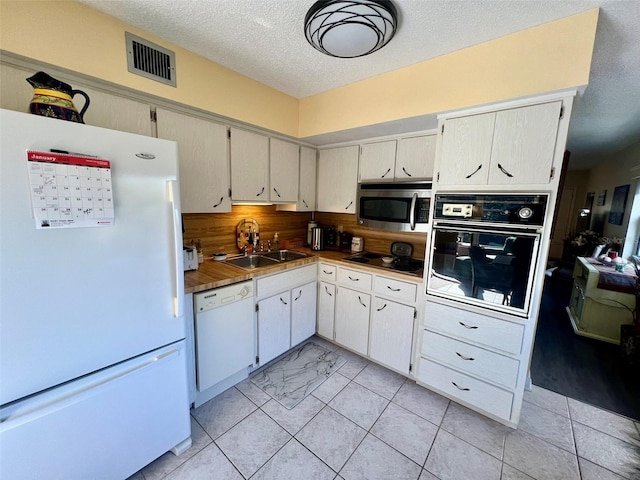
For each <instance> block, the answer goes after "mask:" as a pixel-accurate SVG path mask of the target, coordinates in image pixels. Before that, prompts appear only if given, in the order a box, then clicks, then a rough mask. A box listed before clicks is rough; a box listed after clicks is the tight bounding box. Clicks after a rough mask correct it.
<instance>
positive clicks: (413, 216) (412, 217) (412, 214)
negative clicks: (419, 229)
mask: <svg viewBox="0 0 640 480" xmlns="http://www.w3.org/2000/svg"><path fill="white" fill-rule="evenodd" d="M417 201H418V194H417V193H414V194H413V197H412V198H411V207H410V208H409V227H411V231H415V229H416V202H417Z"/></svg>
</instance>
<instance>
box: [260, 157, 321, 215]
mask: <svg viewBox="0 0 640 480" xmlns="http://www.w3.org/2000/svg"><path fill="white" fill-rule="evenodd" d="M317 165H318V160H317V151H316V149H315V148H309V147H305V146H301V147H300V176H299V181H298V200H297V202H296V203H285V204H283V205H278V207H277V209H278V210H284V211H288V212H313V211H315V209H316V178H317V176H316V169H317ZM271 175H272V176H271V179H272V182H273V172H272V174H271Z"/></svg>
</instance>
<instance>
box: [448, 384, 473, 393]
mask: <svg viewBox="0 0 640 480" xmlns="http://www.w3.org/2000/svg"><path fill="white" fill-rule="evenodd" d="M451 384H452V385H453V386H454V387H456V388H457V389H458V390H462V391H463V392H468V391H470V389H469V388H462V387H459V386H458V384H457V383H456V382H451Z"/></svg>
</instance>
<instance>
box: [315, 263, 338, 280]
mask: <svg viewBox="0 0 640 480" xmlns="http://www.w3.org/2000/svg"><path fill="white" fill-rule="evenodd" d="M336 270H338V267H336V266H335V265H331V264H330V263H322V262H321V263H319V264H318V279H319V280H321V281H323V282H332V283H333V282H335V281H336Z"/></svg>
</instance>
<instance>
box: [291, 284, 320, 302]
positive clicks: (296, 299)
mask: <svg viewBox="0 0 640 480" xmlns="http://www.w3.org/2000/svg"><path fill="white" fill-rule="evenodd" d="M324 288H327V287H324ZM301 296H302V290H300V293H298V296H297V297H296V298H294V299H293V301H294V302H297V301H298V299H299V298H300V297H301Z"/></svg>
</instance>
